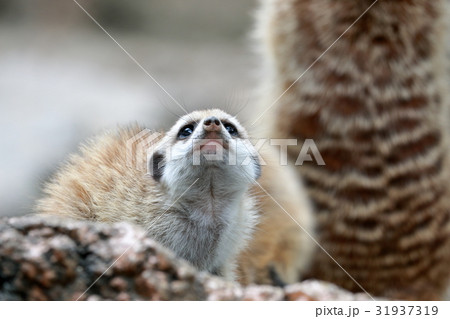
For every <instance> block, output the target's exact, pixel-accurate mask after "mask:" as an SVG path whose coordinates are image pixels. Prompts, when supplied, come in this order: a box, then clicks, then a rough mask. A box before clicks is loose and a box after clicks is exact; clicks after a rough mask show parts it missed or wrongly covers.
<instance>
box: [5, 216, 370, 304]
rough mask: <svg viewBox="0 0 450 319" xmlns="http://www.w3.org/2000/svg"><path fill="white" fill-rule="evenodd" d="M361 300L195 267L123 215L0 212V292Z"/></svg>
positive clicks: (15, 295)
mask: <svg viewBox="0 0 450 319" xmlns="http://www.w3.org/2000/svg"><path fill="white" fill-rule="evenodd" d="M330 299H331V300H368V299H369V298H368V297H367V296H366V295H363V294H352V293H349V292H346V291H343V290H341V289H339V288H337V287H336V286H334V285H331V284H327V283H322V282H318V281H305V282H302V283H298V284H294V285H290V286H287V287H285V288H284V289H282V288H278V287H271V286H255V285H253V286H248V287H242V286H240V285H238V284H235V283H231V282H226V281H224V280H222V279H221V278H219V277H215V276H212V275H210V274H208V273H205V272H198V271H196V270H195V269H194V268H193V267H192V266H190V265H189V264H188V263H187V262H185V261H183V260H180V259H177V258H176V257H175V256H174V255H173V254H172V253H171V252H170V251H168V250H167V249H165V248H163V247H161V246H160V245H159V244H157V243H156V242H154V241H153V240H152V239H150V238H148V237H146V235H145V233H144V231H143V230H142V229H140V228H138V227H135V226H132V225H130V224H126V223H118V224H114V225H106V224H100V223H91V222H84V221H72V220H63V219H55V218H54V217H51V218H48V217H45V218H44V217H37V216H28V217H20V218H9V219H7V218H4V219H1V220H0V300H330Z"/></svg>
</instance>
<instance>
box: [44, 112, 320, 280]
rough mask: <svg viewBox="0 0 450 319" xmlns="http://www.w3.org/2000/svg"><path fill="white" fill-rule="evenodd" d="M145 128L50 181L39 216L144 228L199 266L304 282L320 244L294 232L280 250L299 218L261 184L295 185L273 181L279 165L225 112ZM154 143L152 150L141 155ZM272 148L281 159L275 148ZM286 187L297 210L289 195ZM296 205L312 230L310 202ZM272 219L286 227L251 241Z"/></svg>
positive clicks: (230, 274)
mask: <svg viewBox="0 0 450 319" xmlns="http://www.w3.org/2000/svg"><path fill="white" fill-rule="evenodd" d="M142 133H146V131H145V130H143V128H142V127H139V126H134V127H131V128H122V129H119V130H118V131H117V132H106V133H105V134H103V135H101V136H100V137H98V138H96V139H94V140H92V141H91V142H90V143H88V144H87V145H85V146H83V147H82V148H81V154H80V155H73V156H72V157H71V158H70V160H69V162H68V163H67V164H66V165H64V166H63V167H62V168H61V169H60V170H59V171H58V172H57V174H56V175H55V176H54V178H53V179H52V180H51V181H50V182H49V183H48V184H47V185H46V186H45V188H44V193H45V197H44V198H42V199H41V200H39V201H38V203H37V206H36V210H37V212H38V213H39V214H45V215H60V216H65V217H69V218H75V219H86V220H92V221H97V222H104V223H112V222H118V221H127V222H131V223H134V224H138V225H140V226H142V227H143V228H144V229H146V231H147V232H148V234H149V236H150V237H152V238H154V239H155V240H156V241H158V242H159V243H161V244H162V245H163V246H165V247H167V248H169V249H170V250H172V251H173V252H174V253H175V254H176V255H177V256H178V257H180V258H183V259H185V260H187V261H189V262H190V263H191V264H192V265H194V266H195V267H196V268H197V269H199V270H205V271H209V272H211V273H213V274H216V275H219V276H223V277H225V278H226V279H227V280H232V281H234V280H239V281H241V282H242V283H245V284H249V283H260V282H261V283H262V282H264V283H273V282H274V283H277V280H278V279H279V280H280V281H281V282H283V283H288V282H292V281H296V280H298V279H299V278H300V276H301V274H302V273H303V272H304V271H305V269H307V266H308V264H309V261H310V260H311V256H312V249H311V248H310V246H311V245H310V244H308V242H307V240H306V238H305V234H304V233H302V231H301V230H300V229H295V230H297V233H296V234H289V236H290V238H292V240H293V241H294V242H292V243H289V244H290V245H291V246H289V247H286V249H285V254H284V255H283V254H282V253H281V250H283V249H284V248H283V247H282V246H280V245H289V244H286V243H285V241H284V242H283V233H284V230H286V232H292V228H293V225H294V224H295V222H293V221H292V220H288V219H287V218H288V216H286V214H284V213H283V212H282V211H281V209H280V208H278V207H274V205H273V204H265V205H264V203H267V200H266V199H264V198H262V197H264V196H266V194H262V190H258V188H259V186H257V185H265V186H266V187H268V189H269V190H270V191H272V192H274V191H275V190H276V188H275V185H278V187H282V185H283V184H285V183H289V182H288V181H279V180H277V179H274V180H273V181H272V182H271V181H268V180H267V179H268V178H272V177H269V176H271V174H273V173H272V172H274V171H277V168H276V167H275V168H271V167H261V164H260V156H259V155H258V153H257V152H256V150H255V149H254V147H253V146H252V144H251V143H250V142H248V133H247V132H246V130H245V128H244V127H242V125H241V124H240V123H239V122H238V121H237V119H236V118H234V117H232V116H231V115H229V114H227V113H225V112H223V111H221V110H217V109H214V110H205V111H196V112H193V113H190V114H187V115H185V116H183V117H182V118H180V119H179V120H178V121H177V122H176V123H175V125H173V127H172V128H171V129H170V130H169V131H167V132H166V133H159V134H142ZM130 142H131V144H130ZM143 146H144V147H143ZM147 149H149V151H148V153H149V154H144V155H143V156H140V155H142V154H139V152H141V153H142V152H144V153H146V152H147ZM130 152H131V155H132V156H131V157H130ZM264 153H265V154H268V155H267V156H268V157H270V156H272V158H273V157H275V154H273V151H270V150H268V149H267V148H265V150H264ZM271 154H273V155H271ZM147 155H148V156H147ZM211 156H212V157H216V158H211ZM264 157H266V156H264ZM261 158H262V157H261ZM246 160H247V163H246V164H245V161H246ZM266 160H267V161H269V162H270V161H271V159H266ZM196 161H197V162H196ZM244 164H245V165H244ZM146 169H148V170H146ZM280 170H282V168H280ZM261 172H262V173H263V176H264V177H261V178H260V183H261V184H259V182H257V181H256V180H257V179H258V177H259V176H260V174H261ZM266 172H267V173H266ZM284 174H285V175H288V176H289V177H290V178H291V179H292V182H291V183H290V185H294V186H293V189H292V191H293V192H294V193H291V194H292V195H293V196H297V197H298V195H297V193H296V191H295V190H296V189H295V188H294V187H295V185H297V183H296V179H295V178H294V177H292V176H291V175H289V174H286V173H284ZM275 178H276V177H275ZM285 178H287V177H286V176H285ZM262 187H263V186H262ZM277 193H279V194H281V196H280V195H279V194H275V193H274V196H275V197H277V198H279V200H280V202H281V203H283V204H285V205H286V206H288V205H287V203H286V198H285V196H284V191H283V190H281V189H278V190H277ZM293 204H294V205H295V206H296V207H292V206H289V208H291V209H292V211H291V213H292V214H293V216H294V218H295V219H296V222H301V223H303V224H304V225H305V226H304V227H306V229H308V230H309V231H312V230H311V229H312V228H313V221H312V214H311V210H310V207H309V203H308V201H307V200H306V199H305V198H299V199H296V200H294V201H293ZM294 208H295V210H294ZM258 220H259V222H258ZM268 223H270V224H273V226H272V227H274V226H275V225H278V226H280V227H284V230H283V229H274V230H273V234H275V232H281V234H278V235H273V234H267V233H264V234H260V235H258V236H256V237H252V235H253V234H254V233H257V234H258V233H261V232H264V231H266V230H267V229H268V228H270V226H269V225H267V224H268ZM267 242H270V245H269V244H267ZM242 256H245V258H243V257H242ZM238 262H239V264H237V263H238ZM236 268H237V269H236Z"/></svg>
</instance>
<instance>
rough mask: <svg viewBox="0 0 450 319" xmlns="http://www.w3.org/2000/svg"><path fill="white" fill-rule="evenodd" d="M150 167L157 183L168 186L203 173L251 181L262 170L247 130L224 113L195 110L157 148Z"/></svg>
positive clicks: (180, 121) (179, 122)
mask: <svg viewBox="0 0 450 319" xmlns="http://www.w3.org/2000/svg"><path fill="white" fill-rule="evenodd" d="M149 167H150V168H151V172H152V173H151V174H152V176H153V178H154V179H155V180H157V181H160V180H161V179H162V180H163V181H164V180H165V181H166V182H167V183H170V182H171V181H172V182H173V181H175V180H180V179H182V178H186V179H188V180H192V179H193V178H195V177H200V178H201V176H202V174H213V175H214V174H216V175H217V176H220V175H225V176H224V177H227V178H233V177H234V178H235V179H236V180H239V179H242V178H245V179H247V180H250V181H251V180H253V179H256V178H258V177H259V175H260V171H261V169H260V163H259V157H258V154H257V152H256V151H255V149H254V147H253V145H252V144H251V143H250V142H249V140H248V134H247V131H246V130H245V129H244V128H243V127H242V125H241V124H240V123H239V122H238V121H237V119H236V118H234V117H232V116H231V115H229V114H227V113H225V112H223V111H221V110H207V111H196V112H193V113H190V114H188V115H185V116H184V117H182V118H181V119H180V120H178V122H177V123H175V125H174V126H173V127H172V128H171V129H170V130H169V131H168V132H167V134H166V136H165V137H164V138H163V140H162V141H161V143H160V144H159V146H158V147H157V148H156V151H155V152H154V153H153V155H152V157H151V158H150V162H149Z"/></svg>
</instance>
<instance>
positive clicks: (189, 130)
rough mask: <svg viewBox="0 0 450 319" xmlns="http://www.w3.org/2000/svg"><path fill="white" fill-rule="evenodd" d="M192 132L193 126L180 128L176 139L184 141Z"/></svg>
mask: <svg viewBox="0 0 450 319" xmlns="http://www.w3.org/2000/svg"><path fill="white" fill-rule="evenodd" d="M193 132H194V125H192V124H188V125H185V126H183V127H182V128H181V130H180V131H179V132H178V135H177V138H178V139H179V140H184V139H186V138H188V137H189V135H191V134H192V133H193Z"/></svg>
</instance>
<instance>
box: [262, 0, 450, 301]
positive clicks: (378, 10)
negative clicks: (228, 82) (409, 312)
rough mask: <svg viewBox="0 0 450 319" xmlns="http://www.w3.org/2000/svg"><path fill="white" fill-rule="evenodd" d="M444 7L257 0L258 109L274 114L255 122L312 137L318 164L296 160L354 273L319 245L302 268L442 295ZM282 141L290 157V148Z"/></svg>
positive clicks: (328, 244) (324, 230) (321, 233)
mask: <svg viewBox="0 0 450 319" xmlns="http://www.w3.org/2000/svg"><path fill="white" fill-rule="evenodd" d="M371 5H373V6H372V7H371V8H370V9H369V10H367V9H368V8H369V6H371ZM446 9H447V8H446V7H445V1H443V0H437V1H427V0H416V1H406V0H405V1H403V0H398V1H384V0H380V1H378V2H377V3H375V4H374V1H372V0H364V1H353V0H342V1H340V0H339V1H330V0H314V1H313V0H267V1H264V2H263V5H262V7H261V11H260V14H259V20H258V33H259V35H260V36H261V37H262V42H261V43H262V50H263V51H262V52H263V58H264V66H265V69H266V72H267V73H266V75H265V80H264V83H263V84H262V87H263V88H264V90H265V92H266V93H265V95H264V98H263V102H262V103H261V105H262V108H261V110H267V109H268V108H270V111H269V112H268V114H271V118H273V119H274V120H268V117H267V118H264V120H263V121H262V122H263V123H266V124H268V125H267V127H268V128H267V129H268V131H269V132H270V134H271V135H270V136H271V137H278V138H294V139H298V141H299V144H301V141H304V140H305V139H313V140H314V142H315V144H316V145H317V147H318V150H319V151H320V153H321V155H322V158H323V160H324V162H325V165H324V166H320V165H316V163H314V162H305V163H304V164H303V165H302V166H298V167H297V171H298V173H299V175H300V176H301V178H303V179H304V183H305V187H306V188H307V190H308V193H309V195H310V197H311V199H312V202H313V206H314V210H315V214H316V216H317V219H318V220H317V232H318V239H319V242H320V244H321V245H322V247H323V248H324V249H325V250H326V251H327V252H328V253H329V254H330V255H331V256H332V257H333V258H334V259H335V261H336V262H337V263H338V264H339V265H340V266H342V268H344V269H345V271H347V272H348V274H350V275H351V276H352V277H353V278H350V277H349V276H348V275H347V274H346V273H345V272H344V271H343V270H342V269H341V268H340V267H339V266H338V265H337V263H336V262H335V261H333V260H332V259H331V258H330V257H329V256H327V255H326V254H325V253H323V252H322V251H320V250H319V251H318V252H317V253H316V255H315V258H314V261H313V264H314V267H312V270H311V271H310V272H309V276H310V277H314V278H319V279H322V280H327V281H331V282H334V283H336V284H338V285H340V286H342V287H344V288H347V289H350V290H353V291H361V287H363V289H365V290H367V291H368V292H370V293H371V294H374V295H379V296H386V297H390V298H395V299H413V300H417V299H421V300H430V299H440V298H442V293H443V291H444V289H445V287H446V285H447V284H448V278H449V273H450V267H449V265H450V220H449V214H450V191H449V180H450V176H449V155H448V136H447V133H446V130H445V127H444V123H445V120H446V119H445V117H446V116H447V113H446V109H447V108H448V98H447V94H446V86H447V83H446V78H445V72H446V69H447V68H446V61H445V52H444V44H445V41H444V38H443V35H444V34H445V30H446V28H445V25H444V22H445V20H446V19H448V17H447V16H446V12H447V10H446ZM366 10H367V12H365V13H364V14H363V12H364V11H366ZM357 20H358V21H357ZM352 23H354V25H352ZM351 25H352V26H351ZM350 26H351V27H350ZM349 27H350V28H349ZM335 41H336V42H335ZM300 77H301V78H300ZM272 103H274V105H273V107H271V104H272ZM288 150H289V154H290V158H291V159H292V161H295V159H296V156H298V152H299V150H298V147H294V146H292V147H291V146H289V148H288Z"/></svg>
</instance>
